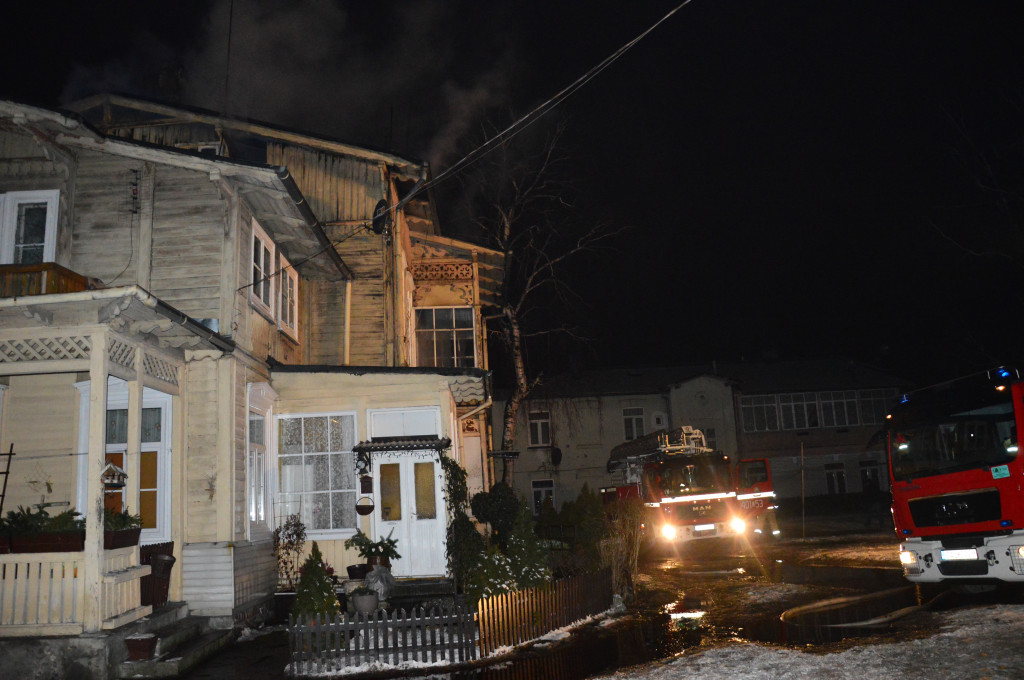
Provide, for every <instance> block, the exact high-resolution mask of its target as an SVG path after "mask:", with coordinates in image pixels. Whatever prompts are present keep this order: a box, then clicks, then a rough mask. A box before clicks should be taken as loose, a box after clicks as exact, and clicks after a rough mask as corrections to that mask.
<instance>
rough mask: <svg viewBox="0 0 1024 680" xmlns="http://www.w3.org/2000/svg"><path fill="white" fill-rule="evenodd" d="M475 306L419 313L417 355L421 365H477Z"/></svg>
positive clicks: (421, 311) (445, 308) (417, 313)
mask: <svg viewBox="0 0 1024 680" xmlns="http://www.w3.org/2000/svg"><path fill="white" fill-rule="evenodd" d="M474 335H475V333H474V332H473V308H472V307H438V308H436V309H417V310H416V356H417V363H418V364H419V365H420V366H455V367H469V368H472V367H474V366H476V341H475V340H474Z"/></svg>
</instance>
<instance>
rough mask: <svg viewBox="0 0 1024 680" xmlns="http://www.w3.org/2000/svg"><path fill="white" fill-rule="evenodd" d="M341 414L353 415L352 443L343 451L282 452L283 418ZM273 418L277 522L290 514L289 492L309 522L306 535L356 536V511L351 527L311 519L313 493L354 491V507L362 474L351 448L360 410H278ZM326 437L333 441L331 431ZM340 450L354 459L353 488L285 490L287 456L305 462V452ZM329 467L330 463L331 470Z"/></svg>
mask: <svg viewBox="0 0 1024 680" xmlns="http://www.w3.org/2000/svg"><path fill="white" fill-rule="evenodd" d="M339 416H340V417H347V418H351V419H352V441H351V443H350V447H349V448H348V449H343V450H340V451H321V452H317V451H311V452H306V451H305V450H303V451H302V452H300V453H284V452H283V448H284V447H283V446H281V436H282V427H281V422H282V421H284V420H291V419H312V418H328V419H329V418H332V417H339ZM273 422H274V432H273V437H274V442H275V444H276V447H275V448H276V450H275V458H274V466H273V467H274V470H275V472H276V487H275V489H274V492H275V505H276V507H275V513H276V512H277V511H278V510H280V512H281V514H280V515H279V516H275V517H274V521H275V523H276V524H277V525H280V523H281V522H283V521H284V518H285V516H286V515H287V514H290V511H289V510H287V509H286V508H287V507H288V506H289V505H290V504H291V500H292V499H289V500H287V501H286V499H285V497H286V496H294V497H297V498H296V499H294V500H295V501H296V502H297V503H298V510H297V512H298V513H299V516H300V517H301V518H302V521H303V522H304V523H305V525H306V534H307V536H308V537H309V538H311V539H312V538H319V539H324V540H326V539H345V538H349V537H351V536H353V535H354V534H355V532H356V529H357V528H358V527H359V516H358V515H354V517H353V525H352V526H351V527H338V528H335V527H330V528H326V529H324V528H317V527H315V526H314V524H313V521H312V513H313V505H312V499H311V496H312V495H313V494H323V493H326V494H332V493H335V492H340V493H351V494H352V499H351V502H352V507H353V508H354V507H355V502H356V500H357V499H358V498H359V496H360V493H359V475H358V474H357V473H356V457H355V453H354V452H353V451H352V447H354V446H355V444H356V443H357V442H358V441H359V415H358V413H357V412H356V411H327V412H318V413H277V414H274V417H273ZM327 441H328V444H330V434H328V435H327ZM343 443H344V442H343ZM303 448H305V447H304V446H303ZM339 453H341V454H351V460H352V487H350V488H337V489H335V488H333V487H332V488H328V489H312V490H306V489H303V490H301V491H286V490H285V488H284V479H283V477H284V475H283V474H282V467H283V461H284V460H286V459H289V458H298V459H301V460H302V463H303V464H304V463H305V460H304V458H305V457H306V456H316V455H328V456H329V455H332V454H339ZM328 465H329V462H328ZM302 467H304V465H302ZM329 469H330V468H329V467H328V470H329ZM328 477H330V473H328ZM307 499H309V500H308V501H307ZM331 502H333V501H331ZM332 523H333V522H332Z"/></svg>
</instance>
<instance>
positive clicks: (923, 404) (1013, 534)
mask: <svg viewBox="0 0 1024 680" xmlns="http://www.w3.org/2000/svg"><path fill="white" fill-rule="evenodd" d="M1022 407H1024V382H1022V381H1021V377H1020V373H1019V372H1018V371H1017V370H1016V369H1012V368H996V369H993V370H990V371H985V372H983V373H979V374H974V375H971V376H967V377H965V378H960V379H958V380H953V381H950V382H946V383H942V384H939V385H935V386H932V387H928V388H925V389H921V390H917V391H915V392H910V393H908V394H905V395H903V396H902V397H901V398H900V400H899V403H898V404H897V405H895V406H894V407H893V409H892V412H891V413H890V414H889V415H888V416H886V434H887V440H888V450H889V475H890V485H891V489H892V513H893V520H894V523H895V526H896V532H897V534H899V536H900V538H901V539H902V544H901V545H900V561H901V562H902V564H903V571H904V574H905V575H906V577H907V579H909V580H910V581H914V582H930V583H935V582H940V581H943V582H947V583H951V584H954V585H971V584H979V585H980V584H993V583H997V582H1000V581H1009V582H1018V583H1019V582H1024V491H1022V484H1024V459H1022V458H1021V456H1019V455H1018V450H1017V432H1018V429H1019V427H1020V425H1021V422H1022V417H1024V416H1022V413H1024V408H1022Z"/></svg>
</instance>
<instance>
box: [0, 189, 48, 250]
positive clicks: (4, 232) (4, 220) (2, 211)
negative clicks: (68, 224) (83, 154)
mask: <svg viewBox="0 0 1024 680" xmlns="http://www.w3.org/2000/svg"><path fill="white" fill-rule="evenodd" d="M22 203H46V225H45V226H44V228H43V259H42V261H43V262H53V261H54V260H55V258H56V254H57V213H58V212H59V210H60V190H59V189H39V190H33V191H8V192H5V193H0V265H2V264H22V263H16V262H15V261H14V250H15V244H14V239H15V236H16V235H17V226H18V206H19V205H21V204H22ZM31 264H34V263H31Z"/></svg>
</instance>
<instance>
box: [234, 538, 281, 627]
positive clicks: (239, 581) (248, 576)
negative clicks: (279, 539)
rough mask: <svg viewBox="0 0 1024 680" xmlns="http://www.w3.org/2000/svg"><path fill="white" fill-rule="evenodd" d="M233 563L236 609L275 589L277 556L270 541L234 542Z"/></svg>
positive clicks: (271, 592)
mask: <svg viewBox="0 0 1024 680" xmlns="http://www.w3.org/2000/svg"><path fill="white" fill-rule="evenodd" d="M234 564H235V609H236V610H238V609H239V608H245V607H246V605H250V604H253V603H255V602H257V601H258V600H260V599H261V598H263V597H265V596H267V595H271V594H273V592H274V591H275V590H277V558H276V557H275V556H274V545H273V543H272V542H271V541H260V542H258V543H248V542H246V543H236V544H235V546H234Z"/></svg>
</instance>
